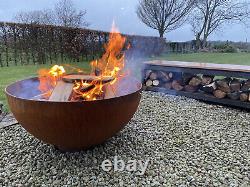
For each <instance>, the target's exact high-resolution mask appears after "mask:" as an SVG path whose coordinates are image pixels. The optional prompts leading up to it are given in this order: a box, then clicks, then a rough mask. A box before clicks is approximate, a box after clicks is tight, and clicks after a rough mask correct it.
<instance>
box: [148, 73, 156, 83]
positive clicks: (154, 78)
mask: <svg viewBox="0 0 250 187" xmlns="http://www.w3.org/2000/svg"><path fill="white" fill-rule="evenodd" d="M149 78H150V80H152V81H153V80H156V79H157V73H156V72H152V73H151V74H150V76H149Z"/></svg>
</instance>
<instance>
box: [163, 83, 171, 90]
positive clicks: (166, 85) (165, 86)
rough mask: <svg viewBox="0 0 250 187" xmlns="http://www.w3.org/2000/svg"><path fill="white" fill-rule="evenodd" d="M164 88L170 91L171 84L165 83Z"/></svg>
mask: <svg viewBox="0 0 250 187" xmlns="http://www.w3.org/2000/svg"><path fill="white" fill-rule="evenodd" d="M164 88H166V89H167V90H171V89H172V82H167V83H165V84H164Z"/></svg>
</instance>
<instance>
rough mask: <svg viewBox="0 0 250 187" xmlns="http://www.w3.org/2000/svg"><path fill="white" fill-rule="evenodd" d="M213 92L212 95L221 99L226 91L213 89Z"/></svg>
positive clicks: (225, 94)
mask: <svg viewBox="0 0 250 187" xmlns="http://www.w3.org/2000/svg"><path fill="white" fill-rule="evenodd" d="M213 94H214V96H215V97H216V98H218V99H223V98H225V97H226V96H227V93H225V92H223V91H221V90H215V91H214V92H213Z"/></svg>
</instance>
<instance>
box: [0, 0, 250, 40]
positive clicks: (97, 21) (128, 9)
mask: <svg viewBox="0 0 250 187" xmlns="http://www.w3.org/2000/svg"><path fill="white" fill-rule="evenodd" d="M57 1H58V0H0V20H1V21H12V20H13V15H15V14H16V13H17V12H19V11H30V10H41V9H44V8H53V7H54V4H55V3H56V2H57ZM73 1H74V3H75V5H76V7H77V8H78V9H86V10H87V16H86V19H87V21H88V22H89V23H90V24H91V25H90V28H92V29H99V30H105V31H109V30H110V27H111V25H112V20H113V19H114V20H115V22H116V25H117V26H118V27H119V29H120V31H121V32H123V33H127V34H138V35H151V36H158V33H157V31H155V30H153V29H150V28H148V27H147V26H145V25H144V24H143V23H141V22H140V20H139V19H138V18H137V16H136V13H135V10H136V6H137V4H138V0H73ZM165 37H166V38H167V40H171V41H187V40H192V39H194V36H193V33H192V32H191V28H190V26H189V25H184V26H183V27H182V28H180V29H178V30H175V31H172V32H171V33H167V34H166V35H165ZM248 37H249V38H248ZM247 38H248V40H249V41H250V28H245V27H244V26H241V25H232V26H226V27H225V29H224V30H223V32H219V33H216V34H214V35H213V36H211V37H210V40H232V41H246V39H247Z"/></svg>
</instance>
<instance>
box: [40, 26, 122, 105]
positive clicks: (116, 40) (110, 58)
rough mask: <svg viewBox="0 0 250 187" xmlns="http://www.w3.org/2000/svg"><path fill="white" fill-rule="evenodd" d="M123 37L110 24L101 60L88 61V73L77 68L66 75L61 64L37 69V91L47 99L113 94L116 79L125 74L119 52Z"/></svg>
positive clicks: (73, 99)
mask: <svg viewBox="0 0 250 187" xmlns="http://www.w3.org/2000/svg"><path fill="white" fill-rule="evenodd" d="M125 41H126V38H125V37H123V36H122V35H121V34H120V33H119V32H118V30H117V29H116V28H115V26H114V25H113V27H112V32H111V34H110V36H109V42H108V43H107V44H106V45H105V46H104V47H105V54H104V55H103V56H102V58H101V59H99V60H95V61H93V62H91V67H92V71H91V73H90V74H89V75H83V74H79V73H82V72H85V71H84V70H81V69H79V68H74V67H73V68H72V69H76V70H77V73H76V74H73V75H67V72H66V71H65V69H64V67H63V66H58V65H55V66H53V67H52V68H51V69H50V70H41V71H39V81H40V85H39V90H40V91H41V92H42V98H43V99H48V100H50V101H81V100H82V101H93V100H99V99H105V98H110V97H115V96H116V92H117V89H116V87H117V82H118V81H119V80H121V79H122V78H124V77H125V74H126V73H125V72H124V67H125V65H124V61H125V56H124V54H123V53H122V51H123V49H124V48H125Z"/></svg>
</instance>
